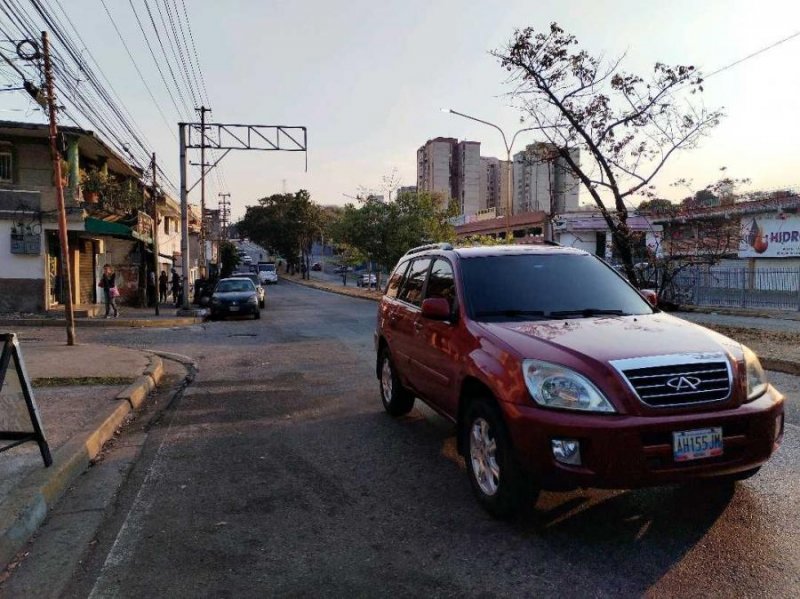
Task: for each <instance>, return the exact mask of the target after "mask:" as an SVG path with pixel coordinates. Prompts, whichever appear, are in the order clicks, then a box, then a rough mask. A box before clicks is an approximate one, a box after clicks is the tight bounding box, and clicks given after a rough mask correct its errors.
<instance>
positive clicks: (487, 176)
mask: <svg viewBox="0 0 800 599" xmlns="http://www.w3.org/2000/svg"><path fill="white" fill-rule="evenodd" d="M510 168H511V163H509V162H508V161H507V160H500V159H499V158H494V157H486V156H481V183H480V201H479V204H480V207H481V210H491V209H494V210H495V212H496V214H503V209H504V207H505V201H506V197H507V193H508V192H507V189H508V184H509V181H508V171H509V169H510ZM512 184H513V183H512Z"/></svg>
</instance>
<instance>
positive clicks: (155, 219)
mask: <svg viewBox="0 0 800 599" xmlns="http://www.w3.org/2000/svg"><path fill="white" fill-rule="evenodd" d="M152 166H153V187H152V188H151V190H150V197H151V198H152V201H153V212H152V215H151V216H152V218H153V274H154V275H155V277H156V301H155V304H156V316H158V315H159V313H158V302H159V301H160V300H161V295H160V291H161V286H160V281H159V278H158V275H159V273H158V187H156V153H155V152H153V162H152Z"/></svg>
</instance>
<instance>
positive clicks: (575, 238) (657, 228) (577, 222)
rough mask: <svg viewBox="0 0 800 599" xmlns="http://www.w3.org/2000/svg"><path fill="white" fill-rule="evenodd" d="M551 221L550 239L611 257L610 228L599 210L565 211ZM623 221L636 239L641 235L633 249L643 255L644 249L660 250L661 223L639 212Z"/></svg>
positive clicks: (603, 256)
mask: <svg viewBox="0 0 800 599" xmlns="http://www.w3.org/2000/svg"><path fill="white" fill-rule="evenodd" d="M612 214H613V213H612ZM551 223H552V228H553V240H554V241H556V242H558V243H560V244H561V245H564V246H569V247H574V248H578V249H581V250H584V251H587V252H590V253H592V254H595V255H596V256H600V257H601V258H603V259H605V260H609V261H612V262H613V261H614V260H615V257H614V252H613V247H612V241H611V230H610V229H609V228H608V223H607V222H606V220H605V218H604V217H603V215H602V213H601V212H600V211H599V210H597V209H593V210H578V211H572V212H565V213H562V214H558V215H557V216H555V217H553V219H552V221H551ZM627 224H628V227H629V228H630V230H631V231H633V232H635V233H639V234H640V235H639V237H638V239H641V247H640V248H638V250H637V251H636V254H637V256H639V257H643V256H645V255H647V254H648V252H650V253H656V254H658V253H660V251H661V236H662V232H663V227H662V225H660V224H655V223H653V222H651V220H650V218H648V217H647V216H646V215H639V214H630V215H628V220H627Z"/></svg>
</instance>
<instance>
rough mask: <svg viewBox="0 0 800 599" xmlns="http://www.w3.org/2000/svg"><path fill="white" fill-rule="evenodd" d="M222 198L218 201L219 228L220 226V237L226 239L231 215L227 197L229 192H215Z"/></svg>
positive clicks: (229, 195)
mask: <svg viewBox="0 0 800 599" xmlns="http://www.w3.org/2000/svg"><path fill="white" fill-rule="evenodd" d="M217 195H219V197H221V198H222V199H221V200H220V201H219V221H220V222H219V228H220V237H222V239H225V240H226V241H227V239H228V221H229V219H230V217H231V202H230V200H229V199H228V198H229V197H231V194H230V193H219V194H217Z"/></svg>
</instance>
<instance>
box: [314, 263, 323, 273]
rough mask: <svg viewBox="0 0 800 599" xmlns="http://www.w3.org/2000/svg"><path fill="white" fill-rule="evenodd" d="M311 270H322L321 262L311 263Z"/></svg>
mask: <svg viewBox="0 0 800 599" xmlns="http://www.w3.org/2000/svg"><path fill="white" fill-rule="evenodd" d="M311 270H316V271H320V270H322V264H320V263H319V262H314V264H312V265H311Z"/></svg>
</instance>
